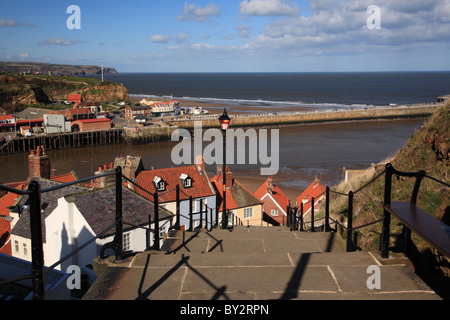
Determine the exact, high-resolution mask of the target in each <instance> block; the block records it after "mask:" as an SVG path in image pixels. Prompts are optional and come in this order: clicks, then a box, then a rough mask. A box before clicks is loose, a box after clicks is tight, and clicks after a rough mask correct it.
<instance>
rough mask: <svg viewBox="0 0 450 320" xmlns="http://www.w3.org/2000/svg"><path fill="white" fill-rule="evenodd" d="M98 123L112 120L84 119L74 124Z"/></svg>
mask: <svg viewBox="0 0 450 320" xmlns="http://www.w3.org/2000/svg"><path fill="white" fill-rule="evenodd" d="M77 122H80V123H96V122H111V120H110V119H101V118H100V119H84V120H75V121H73V123H77Z"/></svg>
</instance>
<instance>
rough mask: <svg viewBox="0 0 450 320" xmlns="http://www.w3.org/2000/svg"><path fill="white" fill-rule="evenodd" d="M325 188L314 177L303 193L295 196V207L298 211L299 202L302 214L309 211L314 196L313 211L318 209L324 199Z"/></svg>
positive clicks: (304, 214) (306, 213)
mask: <svg viewBox="0 0 450 320" xmlns="http://www.w3.org/2000/svg"><path fill="white" fill-rule="evenodd" d="M326 190H327V188H326V187H325V186H324V185H323V183H322V182H320V179H318V178H316V179H315V180H314V181H313V182H312V183H311V184H310V185H309V186H308V188H306V190H305V191H303V193H302V194H301V195H300V196H298V198H297V207H298V210H299V212H300V207H301V204H302V203H303V216H306V215H308V214H310V213H311V208H312V205H311V204H312V203H311V200H312V198H314V211H316V210H319V209H320V208H321V206H322V205H323V202H324V200H325V192H326Z"/></svg>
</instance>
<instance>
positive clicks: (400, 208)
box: [381, 163, 450, 258]
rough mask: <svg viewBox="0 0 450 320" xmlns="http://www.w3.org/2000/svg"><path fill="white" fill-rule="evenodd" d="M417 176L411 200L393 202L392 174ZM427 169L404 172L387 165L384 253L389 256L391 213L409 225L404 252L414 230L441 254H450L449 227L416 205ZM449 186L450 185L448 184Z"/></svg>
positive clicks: (382, 240)
mask: <svg viewBox="0 0 450 320" xmlns="http://www.w3.org/2000/svg"><path fill="white" fill-rule="evenodd" d="M394 174H395V175H398V176H404V177H412V178H416V181H415V184H414V188H413V192H412V196H411V201H410V202H391V184H392V175H394ZM425 176H426V174H425V172H424V171H418V172H402V171H398V170H395V169H394V168H393V167H392V165H391V164H390V163H388V164H387V165H386V180H385V190H384V202H383V209H384V210H383V230H382V236H381V257H382V258H388V257H389V238H390V216H391V214H392V215H394V216H395V217H396V218H397V219H398V220H399V221H400V222H401V223H402V224H403V225H405V226H406V228H407V229H406V233H405V254H406V252H407V248H408V245H409V242H410V239H411V230H412V231H414V232H415V233H417V234H418V235H419V236H420V237H422V238H423V239H424V240H426V241H427V242H428V243H430V244H431V245H432V246H434V247H435V248H436V249H437V250H438V251H439V252H440V253H441V254H443V255H445V256H446V257H448V258H450V227H449V226H448V225H446V224H445V223H443V222H441V221H439V220H438V219H436V218H435V217H433V216H431V215H430V214H428V213H427V212H425V211H424V210H422V209H420V208H419V207H417V206H416V201H417V195H418V192H419V188H420V183H421V181H422V179H423V178H424V177H425ZM447 186H448V185H447Z"/></svg>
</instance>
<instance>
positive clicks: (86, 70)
mask: <svg viewBox="0 0 450 320" xmlns="http://www.w3.org/2000/svg"><path fill="white" fill-rule="evenodd" d="M0 73H31V74H36V73H39V74H45V75H48V74H55V75H66V76H79V75H92V74H101V67H99V66H75V65H64V64H50V63H38V62H9V61H8V62H1V61H0ZM103 74H117V71H116V70H115V69H114V68H103Z"/></svg>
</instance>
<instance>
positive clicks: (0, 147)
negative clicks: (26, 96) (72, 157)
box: [0, 129, 123, 155]
mask: <svg viewBox="0 0 450 320" xmlns="http://www.w3.org/2000/svg"><path fill="white" fill-rule="evenodd" d="M122 133H123V130H122V129H110V130H99V131H88V132H69V133H57V134H47V135H43V134H40V135H35V136H31V137H17V138H14V139H11V140H8V141H5V142H0V155H4V154H12V153H20V152H30V151H31V150H34V149H36V147H37V146H44V148H45V149H46V150H55V149H65V148H74V147H75V148H76V147H86V146H95V145H108V144H119V143H122V142H123V137H122Z"/></svg>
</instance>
